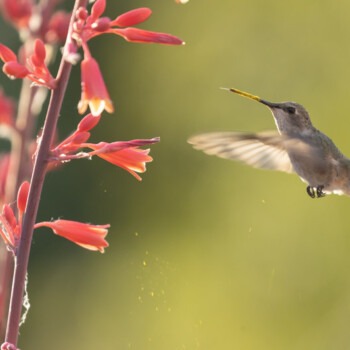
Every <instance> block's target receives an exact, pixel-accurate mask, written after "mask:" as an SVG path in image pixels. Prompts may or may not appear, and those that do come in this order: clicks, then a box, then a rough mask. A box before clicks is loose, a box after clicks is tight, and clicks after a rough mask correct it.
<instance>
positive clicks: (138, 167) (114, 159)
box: [88, 142, 153, 181]
mask: <svg viewBox="0 0 350 350" xmlns="http://www.w3.org/2000/svg"><path fill="white" fill-rule="evenodd" d="M116 143H117V142H116ZM109 145H112V144H109ZM88 147H90V148H92V149H93V150H94V152H90V153H89V155H90V156H91V155H97V156H98V157H100V158H102V159H104V160H106V161H107V162H109V163H112V164H114V165H116V166H118V167H120V168H122V169H124V170H126V171H128V172H129V173H130V174H131V175H133V176H134V177H135V178H136V179H137V180H139V181H141V180H142V178H141V177H140V176H139V175H138V174H137V173H144V172H145V171H146V163H148V162H152V160H153V158H152V157H151V156H149V155H148V153H149V152H150V149H139V148H136V147H129V148H124V149H119V150H117V151H112V150H108V147H106V146H105V143H104V142H100V143H99V144H96V145H95V144H89V146H88ZM102 149H104V151H101V150H102Z"/></svg>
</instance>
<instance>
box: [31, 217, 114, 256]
mask: <svg viewBox="0 0 350 350" xmlns="http://www.w3.org/2000/svg"><path fill="white" fill-rule="evenodd" d="M39 227H49V228H51V230H52V231H53V232H54V233H55V234H56V235H59V236H61V237H64V238H66V239H68V240H70V241H72V242H74V243H76V244H78V245H79V246H81V247H83V248H86V249H89V250H94V251H96V250H99V251H100V252H101V253H103V252H104V248H106V247H108V242H107V241H106V240H105V237H106V235H107V233H108V230H107V229H108V228H109V227H110V225H91V224H85V223H82V222H77V221H70V220H56V221H44V222H39V223H38V224H36V225H35V226H34V228H39Z"/></svg>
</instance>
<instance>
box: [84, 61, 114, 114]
mask: <svg viewBox="0 0 350 350" xmlns="http://www.w3.org/2000/svg"><path fill="white" fill-rule="evenodd" d="M88 106H89V107H90V111H91V114H92V115H93V116H99V115H100V114H101V113H102V111H103V110H104V109H105V110H106V111H107V112H108V113H113V112H114V108H113V103H112V101H111V99H110V97H109V94H108V91H107V88H106V85H105V83H104V80H103V77H102V74H101V71H100V67H99V65H98V63H97V62H96V60H95V59H94V58H92V57H91V56H88V57H86V58H85V59H84V60H83V61H82V62H81V99H80V101H79V104H78V111H79V113H80V114H83V113H85V111H86V109H87V107H88Z"/></svg>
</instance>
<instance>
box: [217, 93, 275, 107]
mask: <svg viewBox="0 0 350 350" xmlns="http://www.w3.org/2000/svg"><path fill="white" fill-rule="evenodd" d="M222 89H223V90H228V91H231V92H234V93H235V94H238V95H240V96H243V97H247V98H250V99H251V100H255V101H258V102H260V103H262V104H264V105H266V106H268V107H270V108H279V107H280V104H279V103H273V102H269V101H266V100H263V99H262V98H260V97H259V96H256V95H252V94H250V93H248V92H245V91H241V90H238V89H234V88H230V89H228V88H222Z"/></svg>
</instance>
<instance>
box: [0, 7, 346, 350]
mask: <svg viewBox="0 0 350 350" xmlns="http://www.w3.org/2000/svg"><path fill="white" fill-rule="evenodd" d="M140 6H148V7H150V8H152V10H153V15H152V17H151V18H150V19H149V20H148V21H147V22H146V23H144V24H143V25H140V27H142V28H146V29H150V30H157V31H163V32H168V33H172V34H175V35H178V36H179V37H181V38H182V39H184V40H185V41H186V45H185V46H183V47H167V46H157V45H139V44H130V43H126V42H124V41H123V40H122V39H121V38H118V37H114V36H104V37H100V38H98V39H96V40H94V42H93V45H92V52H93V54H94V56H95V57H96V58H97V59H98V60H99V62H100V64H101V67H102V70H103V73H104V75H105V78H106V81H107V84H108V87H109V90H110V94H111V97H112V99H113V100H114V103H115V106H116V113H115V114H114V115H112V116H110V115H104V116H103V119H102V121H101V123H100V125H99V126H98V127H97V128H96V132H95V134H94V136H93V138H94V141H100V140H105V141H113V140H124V139H132V138H148V137H153V136H160V137H161V143H160V144H158V145H155V146H153V147H152V151H151V154H152V156H153V157H154V159H155V160H154V162H153V163H150V164H149V165H148V171H147V172H146V173H145V174H144V175H143V181H142V182H141V183H139V182H137V181H136V180H135V179H134V178H133V177H132V176H130V175H129V174H128V173H126V172H123V171H122V170H120V169H116V168H114V167H113V166H111V165H109V164H107V163H105V162H103V161H102V160H99V159H93V160H92V161H84V160H82V161H77V162H72V163H71V164H68V165H66V166H65V167H64V168H62V169H61V170H59V171H57V172H55V173H51V174H50V175H49V176H48V178H47V182H46V186H45V189H44V191H45V192H44V196H43V198H42V204H41V207H40V218H39V220H42V219H45V220H49V219H51V218H57V217H62V218H66V219H76V220H80V221H85V222H93V223H96V224H104V223H111V225H112V228H111V230H110V233H109V235H108V241H109V243H110V247H109V248H108V249H107V250H106V253H105V254H104V255H101V254H99V253H92V252H88V251H85V250H83V249H81V248H79V247H78V246H76V245H74V244H72V243H71V242H68V241H65V240H64V239H61V238H59V237H56V236H53V235H52V234H49V231H47V233H45V232H44V230H42V231H38V232H37V233H36V234H35V237H34V242H33V250H32V254H31V262H30V269H29V296H30V302H31V305H32V308H31V309H30V313H29V316H28V318H27V322H26V324H25V325H24V326H23V327H22V328H21V335H20V343H19V346H20V348H21V349H46V348H50V349H51V350H56V349H57V350H58V349H85V350H93V349H96V348H103V349H112V350H114V349H118V350H119V349H137V350H184V349H186V350H187V349H190V350H191V349H205V350H206V349H208V350H212V349H220V350H226V349H239V350H252V349H259V350H265V349H266V350H271V349H286V350H289V349H298V350H302V349H308V350H313V349H315V350H316V349H317V350H329V349H332V350H334V349H335V350H341V349H349V348H350V332H349V322H350V274H349V270H350V254H349V252H350V232H349V231H350V218H349V217H348V215H349V214H348V213H349V209H350V198H346V197H338V196H328V197H326V198H323V199H321V200H312V199H310V198H309V197H308V196H307V194H306V191H305V184H303V183H301V182H300V180H299V179H298V178H297V177H296V176H291V175H285V174H282V173H274V172H264V171H259V170H256V169H252V168H249V167H247V166H245V165H242V164H239V163H234V162H229V161H225V160H222V159H218V158H214V157H209V156H206V155H204V154H202V153H200V152H197V151H195V150H193V149H192V148H191V147H190V146H189V145H188V144H187V143H186V140H187V138H188V137H189V136H191V135H193V134H196V133H199V132H208V131H224V130H243V131H261V130H267V129H272V128H274V122H273V119H272V116H271V114H270V112H269V111H268V109H267V108H265V107H264V106H261V105H259V104H258V103H255V102H253V101H249V100H247V99H244V98H241V97H239V96H236V95H233V94H229V93H227V92H225V91H222V90H220V89H219V88H220V87H222V86H224V87H237V88H239V89H243V90H246V91H249V92H251V93H253V94H257V95H259V96H261V97H263V98H265V99H267V100H271V101H275V102H278V101H286V100H293V101H297V102H299V103H301V104H303V105H305V106H306V107H307V109H308V110H309V112H310V114H311V117H312V120H313V122H314V124H315V126H316V127H318V128H320V129H321V130H323V131H325V132H326V133H327V134H328V135H329V136H330V137H331V138H333V140H334V141H335V142H336V143H337V144H338V146H339V147H340V149H342V150H343V151H344V153H347V154H348V155H350V146H349V117H348V116H349V113H350V105H349V103H348V101H349V89H348V86H349V83H348V82H349V81H350V70H349V64H348V62H349V61H350V44H349V37H350V22H349V13H350V4H349V2H348V1H345V0H340V1H336V2H335V1H331V0H323V1H304V0H295V1H293V2H291V3H287V2H283V1H276V0H265V1H263V2H262V1H260V0H246V1H228V0H226V1H209V0H201V1H196V0H191V1H190V2H189V3H188V4H186V5H183V6H181V5H176V4H175V2H174V1H173V0H166V1H165V0H163V1H155V0H133V1H125V0H119V1H109V3H108V11H107V12H108V13H107V15H109V16H110V17H114V16H115V15H116V14H119V13H122V12H124V11H127V10H129V9H132V8H136V7H140ZM6 28H7V29H8V27H6ZM8 31H9V33H10V29H8ZM2 35H4V34H2ZM9 35H14V34H12V33H11V34H9ZM2 81H3V82H5V83H6V87H5V88H6V89H8V90H9V91H10V92H11V91H14V89H15V87H16V86H18V85H16V84H17V83H16V82H15V83H14V82H8V81H7V80H5V79H2ZM79 84H80V83H79V69H77V68H76V69H75V70H74V71H73V77H72V81H71V85H70V90H69V94H68V96H67V99H66V101H65V105H64V109H63V111H62V117H61V119H60V135H61V137H64V136H66V135H67V134H69V133H70V132H71V130H72V129H73V128H74V127H75V125H76V124H77V122H78V121H79V116H78V115H77V113H76V104H77V102H78V100H79V97H80V89H79Z"/></svg>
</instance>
